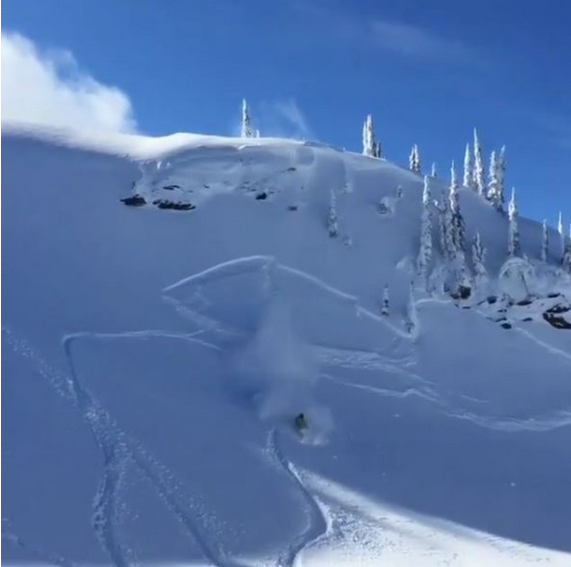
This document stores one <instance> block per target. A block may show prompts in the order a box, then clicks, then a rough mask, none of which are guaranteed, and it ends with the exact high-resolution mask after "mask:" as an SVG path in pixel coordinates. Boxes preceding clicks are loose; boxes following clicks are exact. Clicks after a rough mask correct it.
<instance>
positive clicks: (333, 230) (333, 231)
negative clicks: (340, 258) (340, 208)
mask: <svg viewBox="0 0 571 567" xmlns="http://www.w3.org/2000/svg"><path fill="white" fill-rule="evenodd" d="M327 232H328V233H329V237H330V238H336V237H337V236H339V222H338V220H337V198H336V196H335V191H334V190H333V189H332V190H331V199H330V201H329V212H328V214H327Z"/></svg>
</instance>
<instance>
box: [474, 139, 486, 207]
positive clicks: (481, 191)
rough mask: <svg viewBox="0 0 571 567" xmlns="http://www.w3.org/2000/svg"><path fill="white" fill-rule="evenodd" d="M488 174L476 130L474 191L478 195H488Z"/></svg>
mask: <svg viewBox="0 0 571 567" xmlns="http://www.w3.org/2000/svg"><path fill="white" fill-rule="evenodd" d="M485 177H486V172H485V169H484V158H483V155H482V146H481V145H480V140H479V139H478V132H477V130H476V128H474V187H473V189H474V190H475V191H476V193H478V195H484V196H485V195H486V179H485Z"/></svg>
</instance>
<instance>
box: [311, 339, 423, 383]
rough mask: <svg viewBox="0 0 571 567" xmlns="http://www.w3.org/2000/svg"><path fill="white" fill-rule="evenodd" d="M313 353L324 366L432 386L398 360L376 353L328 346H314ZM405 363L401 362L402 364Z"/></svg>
mask: <svg viewBox="0 0 571 567" xmlns="http://www.w3.org/2000/svg"><path fill="white" fill-rule="evenodd" d="M313 351H314V352H315V354H316V357H317V359H318V360H319V362H321V363H322V364H326V365H328V366H338V367H341V368H355V369H357V370H382V371H385V372H388V373H390V374H398V375H400V376H403V377H405V378H410V379H411V380H413V381H415V382H419V383H422V384H430V382H429V381H428V380H426V379H425V378H423V377H422V376H420V375H419V374H415V373H414V372H410V371H408V370H404V369H403V368H401V367H399V366H398V363H399V361H398V360H396V359H395V360H392V359H389V358H388V357H385V356H383V355H382V354H380V353H378V352H375V351H361V350H354V349H341V348H332V347H326V346H314V347H313ZM403 362H404V361H403V360H401V361H400V363H401V364H402V363H403Z"/></svg>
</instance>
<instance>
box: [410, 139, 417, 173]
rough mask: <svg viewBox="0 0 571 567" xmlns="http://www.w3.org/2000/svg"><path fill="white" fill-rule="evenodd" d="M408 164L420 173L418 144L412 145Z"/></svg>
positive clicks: (411, 168) (415, 171)
mask: <svg viewBox="0 0 571 567" xmlns="http://www.w3.org/2000/svg"><path fill="white" fill-rule="evenodd" d="M408 164H409V168H410V170H411V171H414V173H420V153H419V151H418V146H417V145H416V144H414V146H412V150H411V151H410V156H409V158H408Z"/></svg>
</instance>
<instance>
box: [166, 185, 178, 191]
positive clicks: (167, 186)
mask: <svg viewBox="0 0 571 567" xmlns="http://www.w3.org/2000/svg"><path fill="white" fill-rule="evenodd" d="M163 189H166V190H167V191H174V190H175V189H180V185H163Z"/></svg>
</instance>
